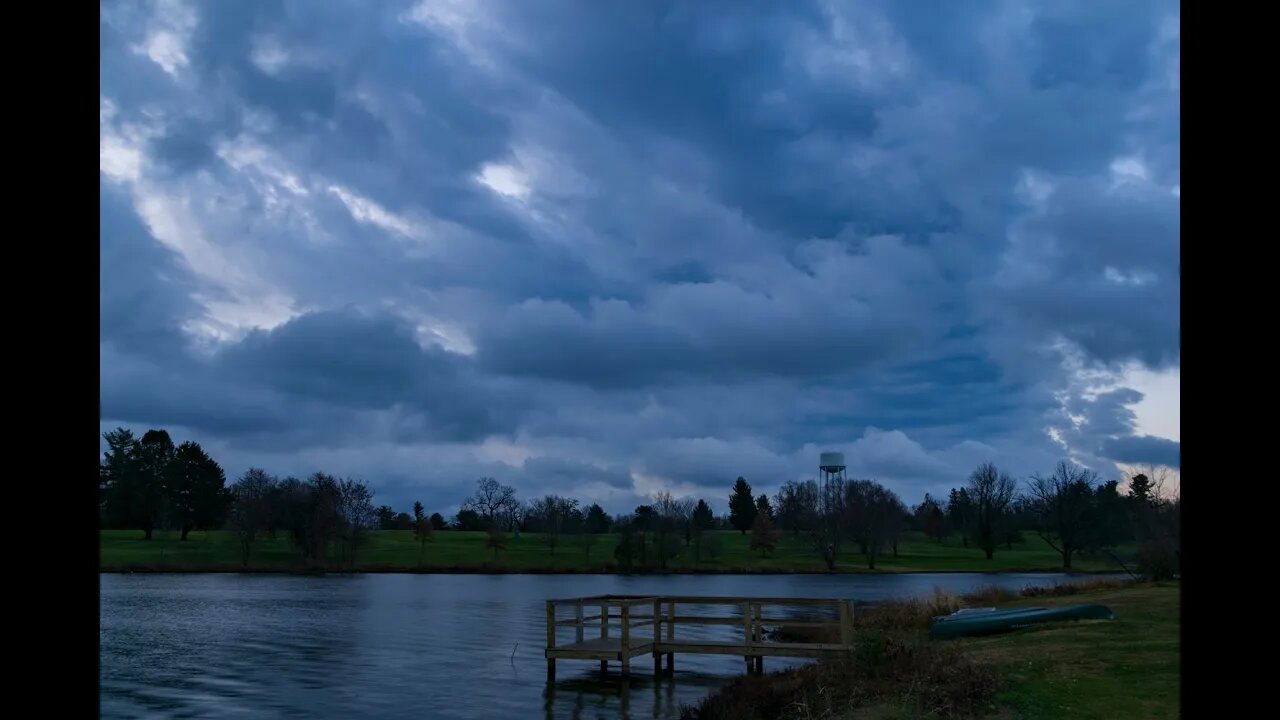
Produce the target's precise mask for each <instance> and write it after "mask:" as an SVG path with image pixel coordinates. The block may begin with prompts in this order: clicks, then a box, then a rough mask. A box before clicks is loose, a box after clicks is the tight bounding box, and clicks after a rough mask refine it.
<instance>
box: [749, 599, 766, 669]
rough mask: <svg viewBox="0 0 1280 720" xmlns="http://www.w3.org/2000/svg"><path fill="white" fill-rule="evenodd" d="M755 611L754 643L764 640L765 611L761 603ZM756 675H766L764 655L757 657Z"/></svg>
mask: <svg viewBox="0 0 1280 720" xmlns="http://www.w3.org/2000/svg"><path fill="white" fill-rule="evenodd" d="M754 610H755V623H754V624H753V625H754V626H753V627H752V635H751V641H752V642H753V643H755V642H761V641H763V640H764V611H763V610H762V609H761V607H760V604H759V603H756V605H755V608H754ZM756 674H757V675H763V674H764V655H757V656H756Z"/></svg>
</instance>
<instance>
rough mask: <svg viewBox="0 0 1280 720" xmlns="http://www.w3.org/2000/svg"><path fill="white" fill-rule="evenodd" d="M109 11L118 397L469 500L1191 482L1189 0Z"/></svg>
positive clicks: (430, 501) (193, 432)
mask: <svg viewBox="0 0 1280 720" xmlns="http://www.w3.org/2000/svg"><path fill="white" fill-rule="evenodd" d="M99 15H100V40H101V50H100V60H101V64H100V75H99V77H100V94H99V128H100V130H99V131H100V151H99V194H100V220H101V231H100V238H99V259H100V280H101V289H100V301H101V312H100V331H101V335H100V343H99V354H100V384H101V390H100V392H101V395H100V408H101V410H100V426H101V428H100V429H101V431H103V432H105V431H107V430H110V429H113V428H115V427H118V426H123V427H127V428H131V429H134V430H135V431H136V432H139V433H141V432H144V431H145V430H146V429H148V428H152V427H163V428H166V429H167V430H168V431H169V432H170V434H171V435H172V436H173V437H174V438H175V440H177V441H182V440H195V441H197V442H199V443H200V444H201V445H202V446H204V447H205V449H206V450H207V451H208V452H210V454H212V455H213V457H214V458H215V459H217V460H218V461H219V462H220V463H221V464H222V466H223V467H224V469H225V470H226V472H227V475H228V478H229V479H234V478H235V477H238V476H239V475H240V474H241V473H243V472H244V470H246V469H247V468H249V467H251V466H257V467H262V468H265V469H266V470H268V471H269V472H272V473H275V474H278V475H281V476H285V475H296V476H300V477H301V476H305V475H306V474H309V473H312V472H315V471H317V470H324V471H326V472H330V473H335V474H340V475H345V476H350V477H357V478H361V479H364V480H366V481H367V482H368V483H369V484H370V485H371V486H372V488H373V489H374V491H375V493H376V497H375V501H376V502H377V503H379V504H382V503H386V504H390V505H392V506H393V507H395V508H397V509H407V508H408V506H409V505H411V504H412V503H413V501H415V500H421V501H422V502H423V503H424V504H425V505H426V506H427V507H428V508H429V509H430V510H438V511H441V512H443V513H445V514H450V513H452V512H454V511H456V509H457V506H458V504H459V502H460V501H461V500H462V499H463V498H464V497H465V496H466V495H467V494H468V493H469V492H470V491H471V489H472V488H473V486H474V484H475V480H476V479H477V478H479V477H481V476H492V477H495V478H497V479H498V480H500V481H501V482H504V483H506V484H510V485H513V486H515V487H516V488H517V489H518V490H519V493H520V495H521V496H522V497H524V498H526V499H531V498H533V497H535V496H539V495H542V494H545V493H558V494H562V495H572V496H574V497H577V498H581V499H582V500H583V501H584V502H587V503H589V502H593V501H594V502H599V503H601V504H602V505H603V506H604V507H605V508H606V509H608V510H609V511H611V512H620V511H624V510H630V509H631V508H633V507H635V506H636V505H637V504H640V503H642V502H645V501H646V499H647V498H648V497H649V496H650V495H651V494H652V493H654V492H657V491H660V490H667V491H670V492H672V493H674V494H675V495H677V496H682V495H694V496H698V497H703V498H706V499H707V500H708V501H709V502H710V503H711V504H712V507H713V508H715V509H716V510H717V511H718V512H723V511H725V509H726V508H727V498H728V495H729V489H730V486H731V484H732V482H733V480H734V479H735V478H736V477H738V476H743V477H745V478H746V479H747V480H748V481H749V482H750V483H751V484H752V486H753V488H754V489H755V490H756V492H757V493H758V492H769V493H773V492H775V491H776V490H777V488H778V486H779V485H780V484H781V483H782V482H784V481H787V480H803V479H807V478H813V477H815V476H816V473H817V467H816V466H817V463H818V454H819V452H821V451H826V450H831V451H842V452H844V453H845V455H846V461H847V464H848V468H849V474H850V475H851V476H853V477H859V478H871V479H875V480H878V481H880V482H882V483H884V484H885V485H887V486H888V487H890V488H891V489H893V490H894V491H896V492H898V493H899V494H900V495H901V496H902V498H903V499H904V500H905V501H906V502H907V503H908V504H914V503H918V502H919V501H920V499H921V498H923V496H924V494H925V493H926V492H929V493H934V494H944V495H945V493H946V491H947V489H948V488H951V487H956V486H959V485H960V484H962V483H963V482H964V481H965V478H966V476H967V475H968V473H969V472H970V471H971V470H972V469H973V467H974V466H975V465H977V464H978V463H982V462H988V461H990V462H994V463H996V464H997V466H998V467H1000V468H1001V469H1002V470H1005V471H1007V472H1008V473H1009V474H1010V475H1012V476H1013V477H1015V478H1016V479H1018V480H1025V479H1026V478H1028V477H1029V476H1030V475H1032V474H1033V473H1047V472H1050V471H1052V469H1053V466H1054V464H1055V463H1056V462H1058V461H1059V460H1061V459H1071V460H1073V461H1075V462H1078V463H1081V464H1084V465H1086V466H1088V467H1090V468H1092V469H1094V470H1096V471H1097V472H1098V473H1099V475H1100V477H1101V478H1102V479H1121V478H1122V477H1123V474H1124V473H1125V472H1127V471H1132V470H1133V469H1134V468H1138V467H1141V466H1144V465H1147V464H1153V465H1160V466H1165V467H1166V468H1167V471H1168V472H1169V473H1171V476H1172V477H1173V478H1174V481H1175V483H1176V482H1178V478H1179V475H1178V472H1177V470H1178V468H1179V465H1180V462H1179V452H1180V444H1179V443H1180V438H1179V361H1180V350H1179V348H1180V339H1179V327H1180V325H1179V312H1180V310H1179V302H1180V266H1179V232H1180V230H1179V229H1180V222H1179V204H1180V195H1181V185H1180V165H1179V163H1180V161H1179V122H1180V121H1179V118H1180V114H1179V91H1178V87H1179V55H1180V51H1179V43H1180V40H1179V15H1178V4H1177V3H1176V2H1141V1H1135V2H1128V3H1079V2H999V1H997V2H989V3H986V2H984V3H948V2H935V3H898V2H879V3H877V2H808V1H806V0H796V1H794V2H787V3H765V2H741V1H734V2H729V1H728V0H712V1H706V2H697V3H689V2H684V3H676V2H636V3H601V2H594V1H588V0H578V1H570V0H563V1H560V0H548V1H547V2H538V3H531V2H524V1H523V0H491V1H487V2H483V3H480V2H461V1H456V0H449V1H445V0H439V1H436V2H416V3H415V2H408V1H397V2H367V1H365V0H359V1H356V0H334V1H333V2H324V3H313V2H305V1H299V2H288V1H284V2H279V1H275V2H273V1H270V0H266V1H258V0H243V1H235V2H233V1H224V2H217V3H214V2H199V3H190V2H181V1H179V0H159V1H157V2H129V1H122V2H115V1H113V2H110V3H104V4H102V5H101V6H100V10H99ZM99 444H100V446H102V445H103V444H104V443H103V442H102V441H101V439H100V441H99Z"/></svg>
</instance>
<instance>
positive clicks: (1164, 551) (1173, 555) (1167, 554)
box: [1138, 539, 1181, 581]
mask: <svg viewBox="0 0 1280 720" xmlns="http://www.w3.org/2000/svg"><path fill="white" fill-rule="evenodd" d="M1179 565H1180V562H1179V553H1178V548H1177V546H1175V545H1174V544H1173V543H1172V542H1169V541H1167V540H1164V539H1160V540H1149V541H1146V542H1143V543H1142V544H1140V545H1139V546H1138V574H1140V575H1142V576H1143V577H1145V578H1146V579H1148V580H1156V581H1160V580H1172V579H1173V576H1174V575H1178V574H1179V573H1180V572H1181V569H1180V568H1179Z"/></svg>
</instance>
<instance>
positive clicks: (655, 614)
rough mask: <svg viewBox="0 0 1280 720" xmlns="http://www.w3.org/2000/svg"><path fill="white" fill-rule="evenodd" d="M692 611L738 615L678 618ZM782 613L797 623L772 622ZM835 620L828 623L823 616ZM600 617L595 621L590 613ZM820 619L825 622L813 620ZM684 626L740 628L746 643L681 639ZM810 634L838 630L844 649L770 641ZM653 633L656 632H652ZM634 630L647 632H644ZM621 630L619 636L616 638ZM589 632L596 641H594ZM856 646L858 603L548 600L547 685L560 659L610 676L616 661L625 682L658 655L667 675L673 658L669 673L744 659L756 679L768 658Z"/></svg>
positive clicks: (656, 663)
mask: <svg viewBox="0 0 1280 720" xmlns="http://www.w3.org/2000/svg"><path fill="white" fill-rule="evenodd" d="M680 606H684V608H685V609H686V610H687V609H688V608H689V607H690V606H700V607H721V608H725V607H727V608H731V609H732V610H733V611H734V614H733V615H730V616H725V615H703V614H689V613H686V614H678V613H677V609H678V608H679V607H680ZM562 608H571V609H572V610H573V617H571V618H561V617H559V615H558V614H557V611H558V610H560V609H562ZM765 608H769V609H770V611H771V613H770V614H771V615H772V614H773V613H774V612H777V611H778V610H779V609H783V610H784V611H785V612H786V613H789V614H790V616H789V617H766V616H765V612H764V609H765ZM797 610H807V611H810V615H809V616H807V617H806V616H798V615H797V614H796V613H797ZM824 611H827V612H829V613H830V615H829V616H827V617H822V616H821V613H822V612H824ZM588 612H590V613H595V614H590V615H588V614H587V613H588ZM813 613H818V616H816V617H815V616H813ZM681 625H684V626H716V625H720V626H733V627H741V628H742V639H741V640H737V639H734V640H707V639H702V638H697V639H694V638H677V628H678V627H679V626H681ZM783 625H785V626H788V627H808V628H824V627H826V628H832V629H838V632H836V633H834V637H835V638H836V639H837V640H838V641H837V642H829V643H797V642H777V641H770V640H766V639H765V630H766V628H769V627H778V626H783ZM560 628H572V629H573V633H574V639H573V640H572V641H571V642H567V643H558V642H557V641H558V638H557V632H558V630H559V629H560ZM650 628H652V629H651V630H650ZM633 629H643V630H642V631H641V632H640V633H634V632H632V630H633ZM615 630H616V631H617V632H616V634H612V631H615ZM588 631H590V634H592V635H595V637H588V634H589V633H588ZM852 644H853V601H851V600H833V599H825V598H739V597H703V596H696V595H680V596H668V595H661V596H624V595H597V596H592V597H581V598H565V599H559V600H548V601H547V646H546V650H545V652H544V655H545V657H546V659H547V681H548V682H553V681H554V680H555V675H556V660H559V659H563V660H596V661H598V662H599V663H600V670H601V672H606V671H607V669H608V663H609V662H610V661H612V662H616V663H619V664H620V665H621V670H622V674H623V676H629V675H630V673H631V659H632V658H634V657H637V656H641V655H652V657H653V672H654V674H655V675H658V674H660V673H661V672H662V657H663V656H664V655H665V656H666V658H667V663H666V665H667V667H666V672H667V674H671V673H672V672H674V670H675V654H676V653H693V654H706V655H740V656H742V657H743V658H744V659H745V661H746V663H747V671H748V672H756V673H760V672H763V670H764V658H765V657H768V656H773V657H791V658H805V657H821V656H823V655H828V654H831V653H843V652H848V651H849V650H850V649H852Z"/></svg>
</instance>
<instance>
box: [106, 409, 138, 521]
mask: <svg viewBox="0 0 1280 720" xmlns="http://www.w3.org/2000/svg"><path fill="white" fill-rule="evenodd" d="M102 437H103V439H104V440H106V441H107V448H108V449H107V452H105V453H103V458H102V463H101V464H100V465H99V466H98V512H99V520H100V521H101V522H102V524H103V525H104V526H105V527H132V526H133V525H134V520H135V516H136V513H135V511H134V508H133V503H134V494H135V493H136V492H137V488H138V486H139V484H140V482H141V479H140V477H139V475H140V473H141V470H142V467H141V458H140V454H141V446H140V444H139V442H138V440H137V439H136V438H134V436H133V432H132V431H130V430H126V429H125V428H116V429H115V430H113V431H111V432H107V433H103V435H102Z"/></svg>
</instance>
